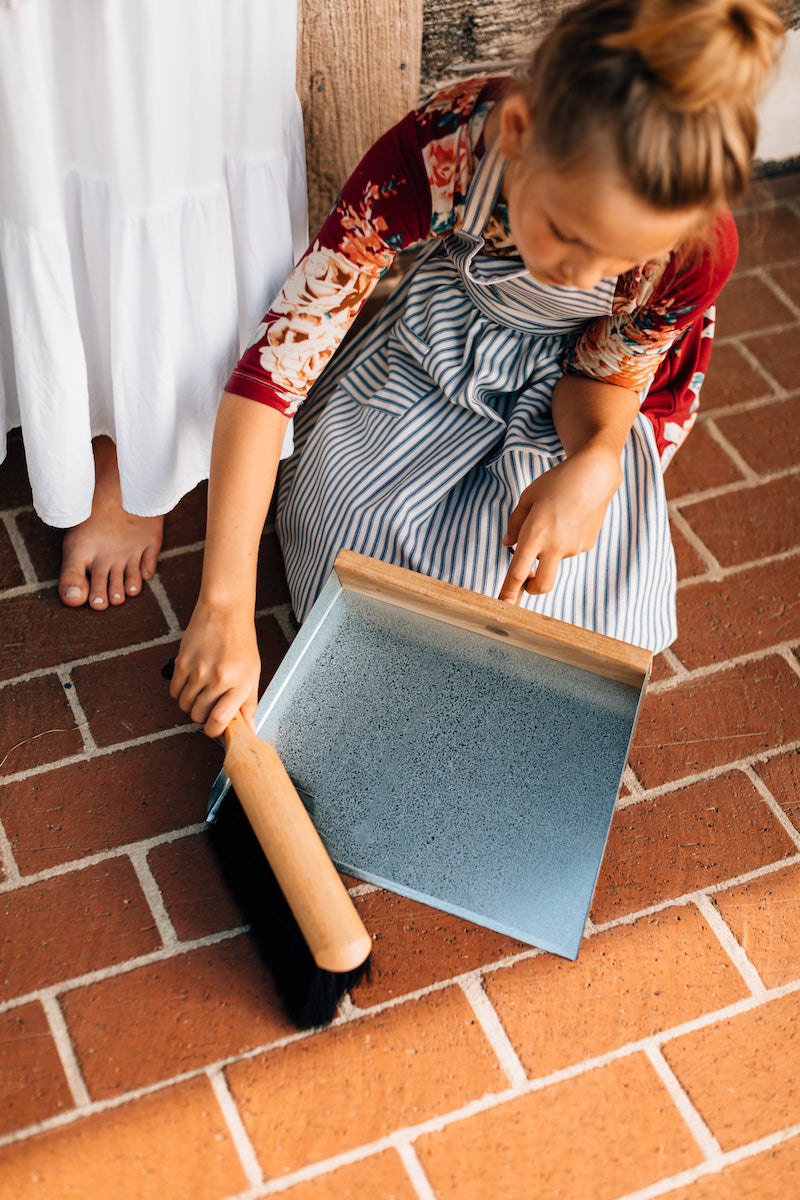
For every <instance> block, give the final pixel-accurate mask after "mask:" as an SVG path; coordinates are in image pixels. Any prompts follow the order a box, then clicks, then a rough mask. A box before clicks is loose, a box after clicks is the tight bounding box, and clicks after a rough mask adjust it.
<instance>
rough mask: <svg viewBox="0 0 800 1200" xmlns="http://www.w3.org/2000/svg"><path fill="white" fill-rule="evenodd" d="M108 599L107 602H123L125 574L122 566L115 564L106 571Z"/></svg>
mask: <svg viewBox="0 0 800 1200" xmlns="http://www.w3.org/2000/svg"><path fill="white" fill-rule="evenodd" d="M107 595H108V601H109V604H124V603H125V574H124V572H123V570H122V567H119V566H117V565H116V564H115V565H114V566H112V568H111V570H110V571H109V572H108V592H107Z"/></svg>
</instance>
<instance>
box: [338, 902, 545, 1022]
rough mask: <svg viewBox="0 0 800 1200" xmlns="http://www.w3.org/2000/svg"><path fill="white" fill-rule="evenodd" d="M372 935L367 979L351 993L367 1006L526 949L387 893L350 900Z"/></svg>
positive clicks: (458, 919)
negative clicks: (354, 900)
mask: <svg viewBox="0 0 800 1200" xmlns="http://www.w3.org/2000/svg"><path fill="white" fill-rule="evenodd" d="M356 905H357V907H358V910H359V912H360V913H361V917H362V919H363V921H364V924H365V925H366V927H367V929H368V930H369V931H370V933H371V934H372V935H373V939H374V940H373V949H372V952H371V954H370V977H369V979H365V980H364V981H363V982H362V983H360V984H359V985H358V986H357V987H356V988H355V989H354V990H353V992H352V997H353V999H354V1000H355V1002H356V1004H359V1005H361V1006H362V1007H367V1006H368V1005H370V1004H379V1003H382V1002H383V1001H385V1000H390V999H393V998H394V997H396V996H402V995H404V994H408V993H409V992H414V991H417V990H418V989H420V988H424V987H429V986H430V985H431V984H433V983H440V982H443V981H444V980H446V979H452V978H453V977H454V976H456V975H463V974H464V973H465V972H467V971H474V970H476V969H477V968H478V967H480V966H482V965H483V964H484V963H490V962H497V961H498V960H499V959H502V958H505V957H507V956H508V955H509V954H518V953H519V952H520V950H524V949H527V947H526V946H524V945H523V943H522V942H517V941H514V939H512V938H509V937H504V936H503V935H502V934H499V933H493V932H492V931H491V930H489V929H483V928H481V927H480V926H479V925H473V924H472V923H471V922H469V921H465V920H463V919H462V918H460V917H453V916H450V915H449V914H448V913H443V912H439V911H437V910H436V909H433V908H429V907H427V905H424V904H419V903H417V902H416V901H414V900H408V899H406V898H405V897H404V896H397V895H395V894H394V893H392V892H372V893H370V894H369V895H367V896H362V897H360V898H359V899H357V900H356Z"/></svg>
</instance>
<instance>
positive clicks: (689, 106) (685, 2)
mask: <svg viewBox="0 0 800 1200" xmlns="http://www.w3.org/2000/svg"><path fill="white" fill-rule="evenodd" d="M782 33H783V25H782V23H781V21H780V18H779V17H778V15H777V13H776V12H775V10H774V8H773V7H772V6H771V5H770V4H768V3H766V0H699V2H698V0H642V2H641V3H640V5H639V6H638V13H637V14H636V17H635V19H634V21H633V24H632V27H631V28H630V29H629V30H627V31H626V32H625V33H619V34H612V35H610V36H609V37H608V38H607V39H605V43H606V45H608V46H609V47H615V48H619V49H628V50H632V51H634V52H636V53H638V55H639V56H640V57H641V59H642V60H643V61H644V63H645V64H646V66H647V68H648V70H649V71H650V72H651V73H652V74H653V75H654V76H655V78H656V79H657V81H658V83H659V84H660V85H661V87H662V88H663V91H664V96H663V99H664V101H665V102H666V103H668V104H669V105H670V107H672V108H674V109H675V110H676V111H678V112H685V113H691V112H698V111H699V110H701V109H703V108H705V107H707V106H708V105H712V104H719V103H722V104H725V103H730V102H731V101H734V102H736V101H737V100H738V101H742V100H744V101H745V103H748V102H749V103H754V102H756V101H757V99H758V98H759V96H760V95H761V92H762V89H763V87H764V84H765V82H766V78H767V75H768V73H769V72H770V70H771V68H772V67H773V65H774V63H775V61H776V58H777V54H778V50H779V45H780V40H779V39H780V37H781V35H782Z"/></svg>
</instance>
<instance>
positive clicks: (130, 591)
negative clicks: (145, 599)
mask: <svg viewBox="0 0 800 1200" xmlns="http://www.w3.org/2000/svg"><path fill="white" fill-rule="evenodd" d="M138 590H139V589H138V588H137V586H136V584H135V583H132V584H131V586H130V587H129V588H128V595H129V596H135V595H136V593H137V592H138Z"/></svg>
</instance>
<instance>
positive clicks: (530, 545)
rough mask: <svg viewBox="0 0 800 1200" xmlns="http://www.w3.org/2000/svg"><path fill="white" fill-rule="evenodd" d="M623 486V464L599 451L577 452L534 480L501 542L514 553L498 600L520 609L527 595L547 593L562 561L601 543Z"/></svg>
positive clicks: (610, 455) (581, 450)
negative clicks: (611, 505)
mask: <svg viewBox="0 0 800 1200" xmlns="http://www.w3.org/2000/svg"><path fill="white" fill-rule="evenodd" d="M621 481H622V470H621V468H620V463H619V458H618V457H616V456H615V455H614V454H613V453H610V452H609V451H608V449H607V448H605V447H598V446H586V447H584V448H582V449H580V450H578V451H576V452H575V453H574V454H573V455H572V456H571V457H569V458H567V459H565V460H564V461H563V462H561V463H559V464H558V465H557V466H555V467H553V468H552V469H551V470H549V471H547V472H545V474H544V475H541V476H540V477H539V478H538V479H535V480H534V481H533V483H532V484H531V485H530V486H529V487H527V488H526V489H525V491H524V492H523V493H522V495H521V496H520V499H519V503H518V504H517V506H516V508H515V509H514V511H513V513H512V514H511V518H510V520H509V523H508V530H507V532H506V536H505V537H504V538H503V545H504V546H515V547H516V549H515V551H514V557H513V558H512V560H511V566H510V567H509V569H508V574H507V575H506V577H505V580H504V581H503V586H502V588H501V589H500V597H499V598H500V599H501V600H506V601H508V602H510V603H511V604H518V603H519V601H520V599H521V598H522V595H523V593H524V592H529V593H530V594H531V595H540V594H541V593H543V592H549V591H550V590H551V589H552V588H553V586H554V584H555V581H556V575H557V573H558V568H559V565H560V563H561V560H562V559H564V558H569V557H570V556H572V555H574V554H580V553H581V552H582V551H584V550H590V549H591V548H592V546H593V545H594V544H595V542H596V541H597V537H598V534H599V533H600V526H601V525H602V524H603V518H604V517H605V515H606V510H607V509H608V505H609V503H610V501H611V498H612V496H613V495H614V493H615V491H616V490H617V488H618V487H619V485H620V482H621Z"/></svg>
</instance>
